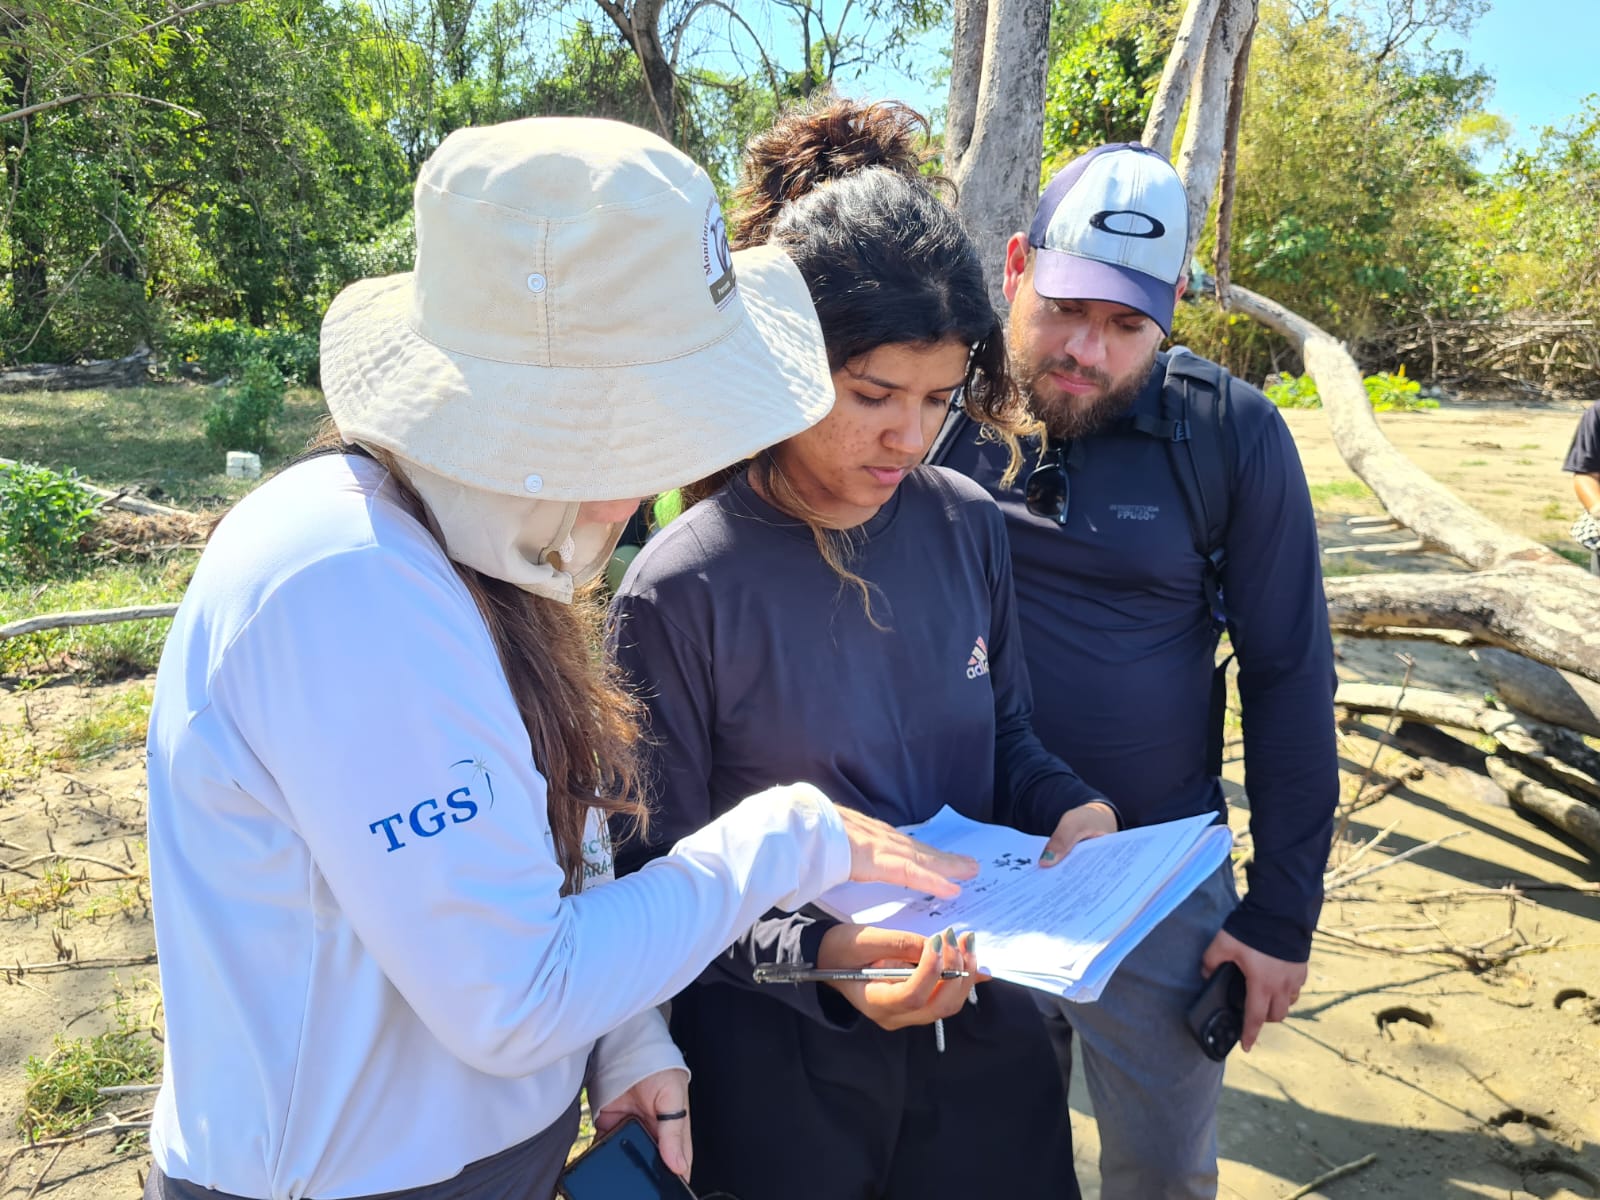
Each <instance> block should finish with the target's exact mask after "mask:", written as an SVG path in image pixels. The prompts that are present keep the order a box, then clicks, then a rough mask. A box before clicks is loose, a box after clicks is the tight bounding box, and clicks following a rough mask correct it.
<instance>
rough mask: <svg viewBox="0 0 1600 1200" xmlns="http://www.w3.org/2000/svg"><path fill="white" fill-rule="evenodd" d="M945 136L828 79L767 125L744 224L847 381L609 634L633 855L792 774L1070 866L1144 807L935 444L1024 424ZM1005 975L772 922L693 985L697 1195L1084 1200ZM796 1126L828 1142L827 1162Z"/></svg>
mask: <svg viewBox="0 0 1600 1200" xmlns="http://www.w3.org/2000/svg"><path fill="white" fill-rule="evenodd" d="M923 128H925V123H924V122H923V121H922V119H921V118H920V117H918V116H917V115H916V114H915V113H913V112H911V111H910V110H909V109H906V108H904V107H902V106H900V105H895V104H874V105H860V104H855V103H851V102H847V101H842V100H837V99H831V98H830V99H827V100H825V101H823V102H821V103H820V104H817V105H814V106H811V107H807V108H803V109H800V110H797V111H794V112H791V113H789V114H787V115H785V116H784V117H782V118H781V119H780V120H779V121H778V123H777V125H776V126H775V127H774V128H773V129H772V130H771V131H770V132H769V133H767V134H764V135H762V136H761V137H759V138H757V139H756V140H755V141H754V142H753V143H752V145H751V147H750V150H749V155H748V158H747V160H746V164H745V173H744V183H743V186H742V187H741V189H740V191H739V194H738V198H737V203H736V210H735V214H734V218H733V241H734V243H735V244H737V245H741V246H751V245H759V244H765V245H768V246H776V247H779V248H781V249H782V250H783V251H784V252H785V253H786V254H787V255H788V256H789V257H790V258H791V259H793V261H794V262H795V264H796V265H797V266H798V267H799V268H800V273H801V275H802V276H803V277H804V279H805V280H806V284H807V287H808V289H809V291H810V293H811V298H812V301H813V302H814V303H815V305H816V307H817V314H818V317H819V319H820V321H821V324H822V331H823V340H824V342H825V343H826V346H827V352H828V362H829V367H830V369H831V371H832V375H833V385H834V392H835V403H834V407H833V410H832V412H831V413H830V414H829V415H828V416H827V417H826V418H824V419H823V420H822V421H820V422H819V423H818V424H817V425H816V426H815V427H814V428H812V429H810V430H807V431H804V432H802V433H799V434H797V435H795V436H794V437H791V438H789V439H788V440H787V441H784V442H781V443H779V444H778V445H776V446H773V447H771V448H770V449H768V450H766V451H763V452H761V453H759V454H757V455H756V456H755V457H753V458H751V459H748V460H746V461H745V462H743V463H740V464H736V465H735V466H734V467H732V468H729V469H727V470H724V471H721V472H718V473H717V474H716V475H714V476H712V477H711V478H710V479H708V480H703V481H701V483H699V484H697V485H693V486H691V487H688V488H685V489H684V492H683V499H684V502H685V504H686V505H687V508H686V511H685V512H684V513H683V515H682V516H681V517H679V518H678V519H676V520H675V521H673V523H672V524H671V525H670V526H669V527H668V528H667V529H665V530H664V531H663V532H662V533H661V535H660V536H658V537H657V538H655V539H654V540H653V541H652V542H651V543H650V544H649V545H647V546H646V547H645V549H644V550H643V552H642V553H641V554H640V556H639V558H638V559H637V561H636V562H635V564H634V566H633V568H632V570H631V571H630V572H629V575H628V577H627V578H626V580H625V581H624V582H623V585H622V587H621V588H620V590H619V592H618V595H617V596H616V598H615V600H614V602H613V609H612V631H611V640H612V644H613V646H614V648H615V651H616V653H617V657H618V660H619V663H620V664H621V666H622V668H623V669H624V671H625V672H626V673H627V674H628V675H629V676H630V677H631V678H632V681H633V683H634V684H635V685H636V686H637V687H638V688H639V691H640V694H641V696H642V698H643V699H644V702H645V703H646V705H647V706H648V708H649V715H650V719H651V731H652V738H651V743H652V744H651V747H650V750H649V754H650V757H651V759H652V762H651V764H650V765H651V767H652V768H653V770H652V778H653V783H654V793H653V795H652V801H653V803H652V812H651V824H650V828H649V831H648V833H647V835H646V836H645V837H644V838H643V839H634V840H632V841H628V840H625V839H622V838H619V839H618V841H619V844H620V846H621V849H620V850H619V856H618V862H619V866H620V868H621V869H622V870H624V871H626V870H631V869H637V868H638V867H639V866H640V865H641V864H643V863H644V862H646V861H647V860H649V859H650V858H651V857H652V856H654V855H656V854H660V853H662V852H664V851H665V850H666V849H667V848H668V847H670V846H671V845H672V844H673V842H674V841H675V840H676V839H677V838H679V837H682V836H685V835H687V834H690V833H692V832H693V831H694V830H696V829H698V828H700V827H701V826H702V825H704V824H705V823H706V822H707V821H710V820H713V819H714V818H715V817H716V816H717V814H719V813H721V812H723V811H726V809H727V808H728V807H729V806H730V805H731V804H732V803H734V802H735V800H736V798H737V797H739V796H741V795H744V794H745V793H747V792H748V791H750V790H752V789H754V788H759V787H762V786H767V785H768V784H770V783H772V782H776V781H778V780H789V779H800V780H805V781H807V782H810V783H814V784H816V785H818V786H819V787H821V788H822V789H823V790H824V791H826V792H827V793H828V794H829V795H831V796H834V797H836V798H837V799H838V800H839V801H840V803H843V804H846V805H850V806H852V807H855V808H857V809H859V810H860V811H862V812H866V813H870V814H872V815H874V816H877V817H880V818H882V819H884V820H886V821H889V822H891V823H893V824H906V823H909V822H916V821H922V820H925V819H927V818H929V817H931V816H933V815H934V814H935V813H936V812H937V811H939V809H940V808H941V807H942V806H944V805H949V806H950V807H952V808H955V809H957V810H958V811H960V812H962V813H964V814H965V815H967V816H970V817H973V818H976V819H979V820H984V821H991V822H997V823H1002V824H1007V825H1011V826H1014V827H1016V828H1018V829H1021V830H1023V831H1025V832H1028V833H1032V834H1038V835H1046V836H1050V837H1051V839H1052V840H1051V842H1050V844H1049V846H1048V847H1047V852H1046V854H1045V855H1044V858H1045V860H1046V861H1049V862H1056V861H1059V860H1060V857H1061V856H1062V855H1064V854H1065V853H1066V852H1067V851H1068V850H1069V849H1070V848H1071V846H1072V845H1073V844H1075V843H1076V842H1077V841H1079V840H1081V839H1082V838H1084V837H1087V836H1095V835H1097V834H1101V833H1107V832H1110V831H1112V830H1113V829H1115V828H1116V814H1115V811H1114V809H1112V807H1111V806H1110V805H1109V804H1108V803H1107V802H1106V800H1105V799H1104V797H1102V796H1100V795H1099V794H1098V793H1096V792H1095V791H1094V790H1093V789H1092V788H1090V787H1089V786H1088V785H1086V784H1085V783H1084V782H1083V781H1082V780H1080V779H1079V778H1078V777H1077V776H1076V775H1075V774H1074V773H1073V772H1072V771H1071V770H1070V769H1069V768H1068V767H1067V766H1066V765H1065V764H1063V763H1062V762H1060V761H1059V760H1058V759H1055V758H1053V757H1051V756H1050V755H1049V754H1048V753H1046V752H1045V751H1044V750H1043V748H1042V747H1041V746H1040V745H1039V743H1038V741H1037V740H1036V739H1035V738H1034V736H1033V733H1032V730H1031V728H1030V716H1031V710H1032V701H1031V696H1030V691H1029V685H1028V680H1027V675H1026V671H1025V668H1024V666H1023V662H1022V656H1021V648H1020V645H1019V642H1018V631H1017V623H1016V614H1015V600H1014V598H1013V595H1012V587H1011V567H1010V553H1009V549H1008V546H1007V542H1006V535H1005V529H1004V525H1003V522H1002V520H1001V517H1000V512H999V510H998V509H997V508H996V507H995V505H994V503H993V502H992V501H991V500H990V499H989V497H988V496H987V494H986V493H984V492H983V491H982V490H981V489H980V488H978V487H976V486H975V485H973V484H972V483H971V482H969V481H968V480H966V479H965V478H963V477H961V476H958V475H955V474H953V473H951V472H948V471H945V470H943V469H940V468H936V467H927V466H922V465H921V462H922V459H923V457H924V455H925V454H926V452H927V450H928V447H929V445H930V443H931V442H932V441H933V439H934V437H935V435H936V434H937V433H938V431H939V429H940V428H941V426H942V424H943V422H944V420H945V418H946V416H947V414H948V412H949V410H950V408H951V406H952V403H953V402H955V401H956V399H957V398H958V397H959V398H960V400H961V402H962V403H963V404H964V406H965V408H966V410H967V411H968V412H969V413H971V414H972V416H973V417H974V418H975V419H976V420H977V421H979V422H980V423H982V424H983V425H986V426H987V427H988V428H989V429H990V430H992V431H993V433H994V434H995V436H997V437H1001V438H1008V437H1011V436H1012V435H1014V434H1015V433H1016V432H1018V431H1019V430H1020V429H1021V428H1022V427H1023V424H1024V421H1023V412H1022V409H1021V407H1020V405H1019V403H1018V400H1017V398H1016V396H1015V393H1014V391H1013V389H1012V387H1011V385H1010V380H1009V378H1008V376H1007V373H1006V365H1005V362H1006V356H1005V346H1004V344H1003V337H1002V330H1001V324H1000V322H999V320H998V318H997V317H996V315H995V312H994V310H993V308H992V306H991V305H990V302H989V299H988V293H987V291H986V289H985V286H984V277H983V270H982V266H981V264H980V262H979V259H978V255H977V253H976V251H975V250H974V247H973V245H972V242H971V240H970V239H969V238H968V236H967V234H966V232H965V230H964V229H963V228H962V225H961V222H960V220H959V218H958V217H957V216H956V215H955V213H954V212H953V211H952V210H951V209H950V208H949V207H948V206H947V205H945V204H944V203H943V202H941V200H940V199H939V197H938V195H937V194H936V193H935V191H934V189H933V184H932V181H930V180H929V179H928V178H927V177H925V176H924V175H923V174H922V172H921V165H922V162H921V156H920V154H919V147H920V145H921V143H922V138H921V137H920V136H919V132H920V130H921V129H923ZM623 824H624V825H625V822H624V823H623ZM619 832H621V830H620V829H619ZM769 962H785V963H814V964H816V965H818V966H822V967H835V968H854V967H860V966H866V965H894V966H904V967H908V968H912V974H911V976H910V978H908V979H905V980H903V981H891V982H885V981H874V982H834V983H828V984H801V985H799V986H796V987H782V988H761V987H757V986H756V985H755V984H754V983H753V982H752V978H751V973H752V968H753V967H754V966H756V965H757V964H760V963H769ZM977 969H978V955H977V948H976V947H975V946H974V945H973V940H972V935H971V934H966V935H963V936H961V937H959V938H958V937H956V936H955V934H954V933H947V934H944V935H940V936H936V937H933V938H929V939H923V938H920V937H915V936H912V935H909V934H902V933H898V932H894V931H890V930H884V929H875V928H872V927H863V926H855V925H847V924H839V923H837V922H834V921H832V920H829V919H828V918H827V917H825V916H824V915H823V914H822V913H821V912H820V911H819V910H816V909H807V910H805V911H803V912H801V913H778V912H772V913H769V914H767V915H766V916H765V917H764V918H763V919H762V920H760V921H758V922H757V923H756V924H755V925H754V926H753V927H752V928H751V929H750V930H749V931H747V932H746V934H745V935H744V936H743V937H742V938H740V940H739V941H737V942H736V943H734V945H733V946H732V947H731V948H730V949H729V950H728V951H727V952H726V953H725V954H724V955H722V956H721V957H720V958H719V959H718V960H716V961H715V962H713V963H712V965H711V966H710V967H709V968H708V969H707V970H706V971H705V972H704V973H703V974H702V975H701V976H700V978H699V980H698V981H697V982H696V983H695V984H693V985H691V986H690V987H689V988H688V989H687V990H686V991H685V992H683V993H682V994H680V995H679V996H678V997H677V998H676V1000H675V1001H674V1003H673V1011H672V1031H673V1036H674V1038H675V1039H676V1040H677V1042H678V1043H679V1045H680V1046H681V1047H682V1049H683V1051H684V1054H685V1057H686V1059H687V1061H688V1063H689V1065H690V1068H691V1070H692V1072H693V1076H692V1082H691V1085H690V1094H691V1098H692V1100H693V1107H694V1111H695V1142H696V1153H695V1160H694V1174H693V1182H694V1184H695V1186H696V1188H697V1189H698V1190H700V1191H701V1192H702V1194H705V1193H717V1192H728V1193H732V1194H734V1195H737V1196H739V1197H741V1198H742V1200H787V1198H789V1197H795V1198H796V1200H798V1198H800V1197H817V1196H827V1197H830V1198H845V1197H862V1198H866V1197H884V1198H891V1197H893V1198H898V1197H908V1198H909V1197H913V1196H916V1197H921V1196H925V1195H933V1194H938V1195H956V1196H1042V1195H1047V1194H1048V1195H1051V1196H1071V1195H1075V1194H1076V1193H1075V1190H1074V1188H1075V1181H1074V1176H1073V1172H1072V1148H1071V1131H1070V1127H1069V1124H1068V1115H1067V1106H1066V1098H1065V1096H1064V1095H1063V1094H1062V1085H1061V1081H1060V1078H1059V1075H1058V1073H1057V1071H1056V1070H1055V1068H1054V1065H1053V1058H1052V1055H1051V1052H1050V1047H1049V1044H1048V1042H1047V1040H1046V1038H1045V1034H1044V1030H1043V1026H1042V1023H1041V1020H1040V1018H1039V1015H1038V1012H1037V1010H1036V1009H1035V1007H1034V1005H1033V1002H1032V1001H1031V999H1030V998H1029V997H1028V996H1027V994H1026V993H1025V992H1024V991H1023V990H1021V989H1019V988H1016V987H1014V986H1012V985H1010V984H1005V983H998V982H990V983H985V984H984V985H983V987H982V988H981V989H979V990H981V993H982V1003H981V1004H977V1003H976V1000H977V998H978V991H975V990H974V986H973V985H974V983H975V982H977ZM951 970H955V971H965V972H968V974H967V975H966V977H964V978H952V979H945V978H942V975H943V973H944V972H945V971H951ZM918 1026H921V1028H917V1027H918ZM930 1026H931V1027H932V1028H929V1027H930ZM780 1138H781V1141H782V1145H781V1147H779V1146H777V1145H775V1143H776V1142H777V1140H778V1139H780ZM797 1147H805V1148H806V1149H807V1150H810V1151H812V1153H811V1155H810V1156H809V1157H808V1158H807V1159H806V1161H805V1163H804V1165H803V1166H797V1165H796V1162H795V1158H796V1149H797Z"/></svg>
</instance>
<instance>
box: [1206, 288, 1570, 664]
mask: <svg viewBox="0 0 1600 1200" xmlns="http://www.w3.org/2000/svg"><path fill="white" fill-rule="evenodd" d="M1235 290H1236V291H1237V290H1238V289H1235ZM1324 591H1325V593H1326V595H1327V598H1328V619H1329V621H1330V622H1331V624H1332V625H1333V626H1334V628H1335V629H1339V630H1342V631H1345V632H1350V633H1363V632H1367V631H1380V630H1393V629H1410V630H1418V631H1421V630H1437V629H1451V630H1455V631H1457V632H1458V633H1464V634H1468V635H1470V636H1471V637H1472V638H1473V639H1474V640H1475V641H1478V642H1481V643H1483V644H1485V645H1490V646H1500V647H1503V648H1505V649H1508V650H1515V651H1517V652H1518V653H1520V654H1522V655H1524V656H1525V657H1527V658H1531V659H1534V660H1536V661H1538V662H1541V663H1544V664H1545V665H1546V666H1551V667H1556V668H1558V669H1560V670H1563V671H1569V672H1571V673H1572V674H1574V675H1579V676H1582V677H1583V678H1585V679H1589V680H1594V681H1596V682H1600V621H1596V620H1595V615H1594V614H1595V613H1597V612H1600V579H1597V578H1595V577H1594V576H1592V575H1589V574H1588V573H1587V572H1585V571H1581V570H1579V569H1578V568H1577V567H1574V566H1573V565H1572V564H1570V563H1567V562H1566V561H1565V560H1563V561H1562V565H1561V566H1550V565H1547V564H1544V563H1531V562H1530V563H1523V564H1518V565H1508V566H1505V567H1502V568H1499V569H1496V570H1492V571H1479V572H1476V573H1474V574H1470V575H1404V574H1396V575H1358V576H1352V577H1350V578H1347V579H1330V580H1328V581H1327V583H1326V584H1325V585H1324Z"/></svg>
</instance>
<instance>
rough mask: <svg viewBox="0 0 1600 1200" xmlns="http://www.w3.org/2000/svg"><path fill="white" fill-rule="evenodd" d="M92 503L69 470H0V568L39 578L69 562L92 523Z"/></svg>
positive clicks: (16, 468) (21, 468)
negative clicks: (59, 471) (63, 471)
mask: <svg viewBox="0 0 1600 1200" xmlns="http://www.w3.org/2000/svg"><path fill="white" fill-rule="evenodd" d="M94 518H95V500H94V497H93V495H92V494H91V493H90V492H88V491H86V490H85V489H84V488H83V487H82V486H80V485H79V483H78V482H77V476H76V475H74V474H73V473H72V472H71V471H70V470H69V471H68V472H67V473H66V474H65V475H59V474H57V473H56V472H54V471H51V470H48V469H47V468H44V467H34V466H29V465H27V464H26V463H23V464H19V465H17V466H15V467H3V468H0V566H3V567H6V568H8V569H10V570H13V571H16V572H18V573H20V574H22V575H24V576H39V575H43V574H45V573H47V572H49V571H51V570H54V569H56V568H58V567H60V566H61V565H63V564H64V563H66V562H67V561H69V560H70V559H71V558H72V556H73V554H74V553H75V552H76V550H77V548H78V539H79V538H81V537H82V536H83V535H84V534H85V533H86V532H88V529H89V526H90V525H92V524H93V523H94Z"/></svg>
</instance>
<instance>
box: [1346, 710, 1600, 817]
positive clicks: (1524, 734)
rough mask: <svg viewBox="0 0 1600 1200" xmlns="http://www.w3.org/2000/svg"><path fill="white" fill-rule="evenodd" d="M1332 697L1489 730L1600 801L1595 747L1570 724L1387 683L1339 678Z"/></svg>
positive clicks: (1512, 750)
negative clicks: (1341, 680)
mask: <svg viewBox="0 0 1600 1200" xmlns="http://www.w3.org/2000/svg"><path fill="white" fill-rule="evenodd" d="M1334 703H1335V704H1337V705H1338V706H1339V707H1340V708H1344V709H1347V710H1349V711H1350V712H1365V713H1398V714H1399V715H1400V716H1402V717H1404V718H1406V719H1407V720H1409V721H1422V722H1424V723H1425V724H1428V725H1448V726H1450V727H1452V728H1454V729H1469V730H1473V731H1475V732H1477V733H1485V734H1488V735H1489V736H1490V737H1492V738H1493V739H1494V740H1495V741H1496V742H1498V743H1499V744H1500V746H1501V749H1502V752H1503V753H1506V754H1510V755H1512V756H1513V757H1515V758H1518V759H1520V760H1522V761H1523V762H1525V763H1528V764H1531V765H1532V766H1534V767H1537V768H1538V769H1539V770H1541V771H1545V772H1547V773H1548V774H1549V775H1551V776H1552V777H1553V778H1555V779H1556V780H1557V781H1559V782H1560V784H1561V785H1562V786H1563V787H1566V788H1570V789H1571V790H1572V791H1574V792H1579V793H1581V794H1582V795H1584V796H1586V797H1588V798H1589V800H1590V803H1600V752H1596V751H1594V750H1591V749H1589V747H1588V746H1587V745H1586V744H1585V743H1584V740H1583V739H1582V738H1581V737H1579V736H1578V735H1577V734H1575V733H1573V732H1572V731H1571V730H1570V729H1557V728H1556V727H1555V726H1554V725H1546V724H1544V723H1543V722H1542V721H1536V720H1534V719H1533V718H1532V717H1527V716H1524V715H1523V714H1521V713H1515V712H1507V711H1505V710H1504V709H1501V708H1496V707H1495V706H1494V705H1492V704H1489V703H1488V702H1487V701H1485V700H1483V699H1481V698H1480V697H1477V696H1458V695H1456V694H1454V693H1453V692H1435V691H1429V690H1427V689H1425V688H1412V687H1407V688H1401V687H1395V686H1394V685H1392V684H1376V683H1341V684H1340V685H1339V691H1338V694H1337V695H1336V696H1335V697H1334Z"/></svg>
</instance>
